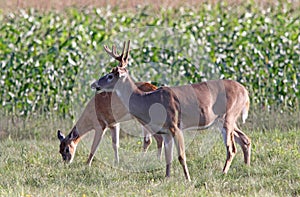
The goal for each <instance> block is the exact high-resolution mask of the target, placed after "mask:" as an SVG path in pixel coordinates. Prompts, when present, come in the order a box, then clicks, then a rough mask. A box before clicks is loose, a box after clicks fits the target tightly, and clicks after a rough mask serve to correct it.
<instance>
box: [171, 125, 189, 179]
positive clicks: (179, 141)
mask: <svg viewBox="0 0 300 197" xmlns="http://www.w3.org/2000/svg"><path fill="white" fill-rule="evenodd" d="M174 134H175V135H174V141H175V144H176V148H177V152H178V160H179V162H180V164H181V166H182V168H183V172H184V176H185V178H186V179H187V180H188V181H191V178H190V174H189V170H188V167H187V164H186V155H185V145H184V137H183V133H182V130H180V129H176V130H175V132H174Z"/></svg>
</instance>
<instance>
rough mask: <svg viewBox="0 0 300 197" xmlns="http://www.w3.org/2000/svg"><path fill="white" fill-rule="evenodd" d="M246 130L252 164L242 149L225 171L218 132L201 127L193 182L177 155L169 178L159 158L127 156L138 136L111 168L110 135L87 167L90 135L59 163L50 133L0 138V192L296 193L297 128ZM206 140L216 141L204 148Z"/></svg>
mask: <svg viewBox="0 0 300 197" xmlns="http://www.w3.org/2000/svg"><path fill="white" fill-rule="evenodd" d="M41 132H42V131H41ZM246 133H247V134H248V135H249V136H250V137H251V138H252V142H253V152H252V158H251V161H252V165H251V167H246V166H245V165H244V164H243V159H242V153H241V150H240V148H239V149H238V154H237V156H236V158H235V160H234V161H233V164H232V166H231V169H230V171H229V173H228V174H227V175H222V173H221V170H222V167H223V162H224V161H225V148H224V145H223V142H222V139H221V136H220V134H219V133H218V132H216V131H212V130H208V131H204V132H202V133H200V134H198V135H196V137H195V138H194V140H193V141H190V142H187V143H189V146H188V148H187V159H188V166H189V170H190V174H191V178H192V182H191V183H188V182H186V181H185V179H184V176H183V172H182V169H181V166H180V165H179V162H178V161H177V160H176V159H174V161H173V167H172V177H171V178H170V179H165V178H164V161H162V162H159V161H157V158H156V157H148V158H147V159H148V160H149V161H150V160H152V161H154V162H156V163H157V166H155V167H153V168H152V169H153V170H151V169H150V168H149V169H146V168H145V166H144V165H143V164H142V160H143V159H141V160H140V161H139V160H138V159H136V158H134V157H127V156H126V154H125V153H126V151H131V152H132V153H133V155H137V154H139V151H140V149H141V144H140V139H139V138H130V137H127V138H123V139H121V147H120V156H121V163H120V165H119V166H113V165H110V164H109V162H110V161H111V160H110V159H109V158H108V159H107V157H112V148H111V144H110V137H109V135H105V138H104V141H103V142H102V143H101V145H100V147H99V150H98V152H97V154H96V158H95V160H94V161H93V163H92V166H91V167H88V166H86V165H85V161H86V159H87V156H88V152H89V148H90V137H91V136H87V137H86V138H85V139H84V140H83V141H82V142H81V143H80V144H79V146H78V149H77V154H76V156H75V159H74V162H73V163H72V164H71V165H64V164H63V163H62V161H61V157H60V154H59V153H58V145H59V143H58V140H56V139H55V132H53V133H52V134H51V136H48V139H47V134H46V133H44V134H42V135H44V136H43V137H42V138H41V139H40V140H35V139H24V140H16V139H12V138H6V139H3V140H1V144H0V196H67V195H69V196H121V195H122V196H152V195H153V196H178V195H180V196H203V195H205V196H215V195H218V196H220V195H222V196H223V195H224V196H299V195H300V172H299V166H300V153H299V143H300V135H299V133H300V130H299V129H290V130H288V131H284V132H283V131H281V130H279V129H273V130H269V131H267V132H262V131H259V130H255V131H254V130H252V131H250V130H246ZM212 137H213V138H212ZM208 139H213V143H210V145H209V146H208V145H207V144H209V143H207V140H208ZM204 142H205V143H204ZM207 147H208V148H209V149H208V150H206V148H207ZM151 152H152V153H153V152H155V145H154V144H152V146H151V149H150V153H149V154H151ZM110 155H111V156H110ZM175 158H176V157H175ZM106 161H107V162H106ZM130 163H131V164H130ZM132 164H134V165H132ZM127 165H131V166H130V168H131V169H130V170H129V168H128V167H127ZM134 167H136V169H137V170H136V171H135V172H133V170H134ZM143 169H146V170H143Z"/></svg>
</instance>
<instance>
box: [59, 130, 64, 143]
mask: <svg viewBox="0 0 300 197" xmlns="http://www.w3.org/2000/svg"><path fill="white" fill-rule="evenodd" d="M57 138H58V139H59V141H63V140H64V139H65V136H64V134H62V132H61V131H60V130H58V131H57Z"/></svg>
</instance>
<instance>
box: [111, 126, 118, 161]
mask: <svg viewBox="0 0 300 197" xmlns="http://www.w3.org/2000/svg"><path fill="white" fill-rule="evenodd" d="M110 132H111V138H112V146H113V149H114V152H115V164H119V161H120V159H119V150H118V149H119V145H120V143H119V138H120V137H119V136H120V124H119V123H118V124H116V125H115V126H113V127H110Z"/></svg>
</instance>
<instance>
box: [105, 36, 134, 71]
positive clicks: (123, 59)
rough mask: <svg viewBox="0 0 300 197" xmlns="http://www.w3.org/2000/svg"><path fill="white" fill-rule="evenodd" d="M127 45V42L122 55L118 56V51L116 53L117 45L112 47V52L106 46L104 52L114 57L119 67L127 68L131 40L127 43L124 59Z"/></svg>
mask: <svg viewBox="0 0 300 197" xmlns="http://www.w3.org/2000/svg"><path fill="white" fill-rule="evenodd" d="M125 45H126V42H124V44H123V50H122V54H121V55H118V54H117V51H116V45H113V46H112V50H110V49H109V48H108V47H107V46H106V45H104V50H105V51H106V53H108V54H109V55H110V56H111V57H113V58H114V59H115V60H117V61H118V62H120V63H119V65H118V66H119V67H126V66H127V64H128V57H129V50H130V40H128V43H127V51H126V54H125V57H124V52H125Z"/></svg>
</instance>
